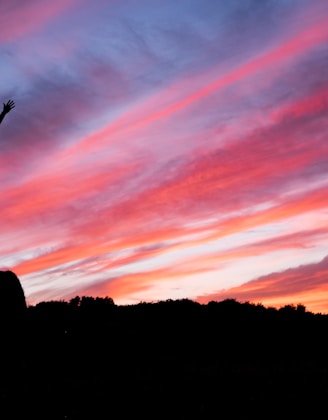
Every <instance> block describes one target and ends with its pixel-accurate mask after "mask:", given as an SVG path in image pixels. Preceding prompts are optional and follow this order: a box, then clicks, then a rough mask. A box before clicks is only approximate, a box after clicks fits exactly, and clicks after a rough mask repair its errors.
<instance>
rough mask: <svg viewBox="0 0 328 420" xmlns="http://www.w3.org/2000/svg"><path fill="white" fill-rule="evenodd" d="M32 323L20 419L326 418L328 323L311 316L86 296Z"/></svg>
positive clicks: (32, 309) (39, 311) (37, 309)
mask: <svg viewBox="0 0 328 420" xmlns="http://www.w3.org/2000/svg"><path fill="white" fill-rule="evenodd" d="M26 314H27V317H26V324H25V337H26V338H25V343H24V346H23V347H22V348H21V357H23V358H24V361H25V370H24V374H25V376H24V378H25V380H24V382H23V387H22V389H21V391H20V393H19V394H17V392H18V391H17V389H19V387H17V388H15V389H14V390H13V391H12V399H11V401H18V400H19V401H20V402H21V403H20V404H18V405H17V404H16V405H15V404H11V405H10V407H11V409H12V410H13V407H15V410H16V411H15V415H16V417H14V418H17V416H20V417H22V416H25V417H29V415H30V416H31V417H33V418H42V419H45V418H46V419H57V418H58V419H63V418H67V419H81V418H87V419H93V420H97V419H112V418H113V419H126V418H135V417H139V416H140V417H142V418H144V419H145V418H147V419H167V418H170V419H192V418H196V419H221V418H222V419H236V418H238V419H252V420H253V419H263V418H265V419H270V418H272V419H277V418H288V417H289V418H298V417H300V418H303V417H308V418H311V419H319V418H322V416H321V412H324V410H325V409H326V401H327V396H328V385H327V384H328V361H327V344H326V341H327V340H326V334H327V329H328V316H327V315H323V314H314V313H311V312H308V311H307V310H306V308H305V307H304V306H302V305H298V306H293V305H286V306H285V307H283V308H281V309H279V310H278V309H274V308H265V307H264V306H262V305H260V304H251V303H240V302H237V301H235V300H233V299H228V300H225V301H222V302H210V303H208V304H206V305H205V304H199V303H196V302H193V301H191V300H188V299H181V300H167V301H160V302H154V303H144V302H141V303H139V304H136V305H126V306H124V305H123V306H119V305H116V304H115V303H114V301H113V300H112V299H111V298H110V297H107V298H94V297H90V296H82V297H79V296H77V297H75V298H74V299H71V300H70V301H49V302H41V303H40V304H37V305H35V306H29V307H28V308H27V311H26ZM41 402H42V403H41ZM7 406H8V405H7ZM1 407H3V405H0V410H1ZM19 410H21V412H20V411H19ZM0 414H1V413H0ZM20 417H19V418H20ZM0 418H2V417H1V416H0ZM3 418H7V417H3Z"/></svg>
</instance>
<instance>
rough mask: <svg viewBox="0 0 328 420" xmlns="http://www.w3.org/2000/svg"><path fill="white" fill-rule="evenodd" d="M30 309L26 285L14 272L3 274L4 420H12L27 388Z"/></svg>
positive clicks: (0, 395) (0, 364)
mask: <svg viewBox="0 0 328 420" xmlns="http://www.w3.org/2000/svg"><path fill="white" fill-rule="evenodd" d="M26 313H27V305H26V300H25V295H24V290H23V288H22V285H21V283H20V281H19V279H18V277H17V276H16V274H15V273H13V272H12V271H0V372H1V374H0V418H12V416H11V414H13V413H14V409H13V407H15V404H17V401H16V400H20V396H19V395H20V392H19V390H20V389H21V387H22V385H23V384H24V378H25V376H26V375H25V370H24V359H23V354H24V345H25V342H26V340H25V327H26V324H25V321H26Z"/></svg>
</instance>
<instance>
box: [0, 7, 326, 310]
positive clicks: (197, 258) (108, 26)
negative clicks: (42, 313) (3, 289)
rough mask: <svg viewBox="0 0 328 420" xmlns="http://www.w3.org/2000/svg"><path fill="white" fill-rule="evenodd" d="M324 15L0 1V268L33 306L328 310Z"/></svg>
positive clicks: (314, 10)
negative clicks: (99, 299) (85, 299)
mask: <svg viewBox="0 0 328 420" xmlns="http://www.w3.org/2000/svg"><path fill="white" fill-rule="evenodd" d="M327 22H328V2H327V0H229V1H226V0H165V1H164V0H94V1H90V0H56V1H52V0H49V1H48V0H29V1H28V2H21V1H20V0H1V2H0V59H1V80H0V101H1V102H0V105H1V104H2V103H3V102H7V101H8V100H9V99H13V100H14V101H15V104H16V107H15V108H14V109H13V110H12V111H11V112H10V113H9V114H8V115H7V116H6V117H5V119H4V120H3V122H2V124H1V125H0V180H1V196H0V203H1V206H0V232H1V242H0V269H2V270H8V269H9V270H12V271H14V272H15V273H16V274H17V276H18V277H19V279H20V281H21V283H22V286H23V288H24V291H25V296H26V299H27V302H28V304H30V305H34V304H36V303H38V302H40V301H48V300H59V299H61V300H69V299H70V298H72V297H74V296H76V295H79V296H83V295H88V296H95V297H96V296H109V297H111V298H113V300H114V302H115V303H116V304H118V305H125V304H135V303H138V302H140V301H152V302H154V301H158V300H166V299H180V298H188V299H193V300H197V301H198V302H201V303H207V302H209V301H211V300H222V299H225V298H235V299H237V300H239V301H250V302H256V303H262V304H263V305H265V306H274V307H281V306H283V305H286V304H295V305H297V304H299V303H301V304H303V305H305V306H306V308H307V309H308V310H311V311H314V312H322V313H328V138H327V137H328V113H327V111H328V24H327ZM1 106H2V105H1Z"/></svg>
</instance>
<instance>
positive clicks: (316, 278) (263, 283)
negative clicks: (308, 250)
mask: <svg viewBox="0 0 328 420" xmlns="http://www.w3.org/2000/svg"><path fill="white" fill-rule="evenodd" d="M327 275H328V257H326V258H324V259H323V260H322V261H320V262H318V263H313V264H308V265H304V266H300V267H296V268H290V269H288V270H286V271H283V272H281V273H272V274H269V275H267V276H264V277H261V278H259V279H256V280H253V281H250V282H248V283H245V284H242V285H240V286H237V287H233V288H231V289H227V290H221V291H218V292H216V293H212V294H208V295H206V296H199V297H198V298H197V301H198V302H201V303H206V302H209V301H211V300H218V301H219V300H223V299H228V298H233V299H237V300H239V301H249V302H255V303H258V302H261V303H262V304H263V305H266V306H274V307H279V306H284V305H287V304H292V303H297V304H298V303H300V304H303V305H305V306H306V307H307V309H308V310H310V311H313V312H322V313H328V303H327V296H328V284H327Z"/></svg>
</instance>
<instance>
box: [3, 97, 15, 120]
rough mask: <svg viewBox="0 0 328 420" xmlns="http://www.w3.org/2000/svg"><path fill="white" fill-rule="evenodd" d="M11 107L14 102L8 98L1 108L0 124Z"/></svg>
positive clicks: (13, 105) (13, 106)
mask: <svg viewBox="0 0 328 420" xmlns="http://www.w3.org/2000/svg"><path fill="white" fill-rule="evenodd" d="M13 108H15V102H14V101H13V100H12V99H9V101H8V102H7V103H6V104H5V103H4V104H3V110H2V112H1V114H0V124H1V123H2V120H3V119H4V118H5V116H6V115H7V114H8V112H10V111H11V110H12V109H13Z"/></svg>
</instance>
